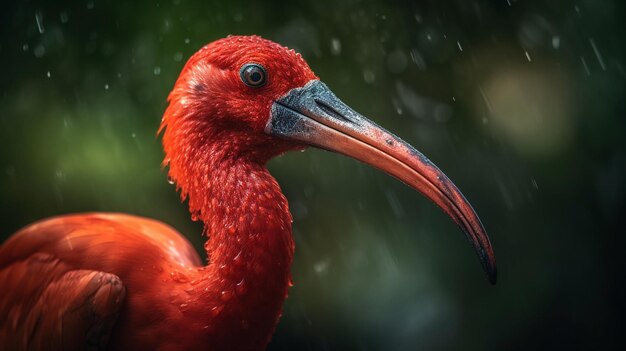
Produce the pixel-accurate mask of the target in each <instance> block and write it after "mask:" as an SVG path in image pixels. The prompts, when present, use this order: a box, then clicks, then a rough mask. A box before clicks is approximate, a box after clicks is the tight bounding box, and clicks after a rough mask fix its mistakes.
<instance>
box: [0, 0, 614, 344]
mask: <svg viewBox="0 0 626 351" xmlns="http://www.w3.org/2000/svg"><path fill="white" fill-rule="evenodd" d="M625 10H626V9H625V5H624V2H622V1H618V0H613V1H610V0H604V1H598V0H579V1H564V0H555V1H531V0H527V1H526V0H509V1H507V0H497V1H496V0H491V1H488V0H475V1H466V0H456V1H436V0H430V1H415V2H409V1H383V0H380V1H342V2H339V1H334V2H330V3H328V2H322V1H309V2H307V3H304V2H302V3H297V2H295V1H291V2H284V3H280V2H272V3H269V2H261V1H257V2H251V3H247V4H240V3H237V2H232V1H229V2H226V1H223V2H221V1H204V2H202V4H200V2H194V3H192V2H191V1H186V0H167V1H158V2H154V1H134V2H131V1H127V2H122V1H119V2H116V3H114V2H110V1H97V0H93V1H92V0H88V1H73V2H70V1H15V2H11V3H3V5H2V11H0V27H1V32H0V36H1V38H0V67H2V68H3V71H2V73H1V74H0V76H1V78H0V141H1V143H2V144H1V147H0V194H1V196H0V206H1V214H0V216H1V217H2V218H1V220H0V239H4V238H6V237H8V236H9V235H10V234H11V233H12V232H14V231H15V230H17V229H19V228H20V227H21V226H23V225H26V224H28V223H29V222H31V221H34V220H37V219H40V218H43V217H47V216H52V215H56V214H62V213H68V212H80V211H120V212H129V213H134V214H139V215H144V216H149V217H153V218H158V219H161V220H163V221H164V222H166V223H169V224H172V225H173V226H174V227H176V228H178V229H179V230H180V231H181V232H182V233H185V234H186V235H187V236H188V237H189V238H190V240H192V241H193V242H194V243H195V244H197V245H198V248H201V244H202V243H201V241H202V238H201V237H200V232H201V226H200V225H199V224H198V223H194V222H192V221H191V220H190V218H189V214H188V213H187V209H186V204H181V203H180V201H179V199H178V196H177V194H176V193H175V190H174V188H173V187H172V186H171V185H169V184H168V183H167V181H166V176H165V173H164V172H163V171H162V170H161V169H160V161H161V157H162V152H161V147H160V140H159V138H157V137H156V129H157V127H158V125H159V121H160V118H161V115H162V113H163V110H164V108H165V106H166V105H165V99H166V96H167V93H168V91H169V90H170V89H171V88H172V86H173V84H174V81H175V79H176V77H177V75H178V73H179V72H180V69H181V68H182V66H183V64H184V62H185V60H186V59H187V58H188V57H189V56H190V55H191V54H192V53H193V52H195V51H196V50H197V49H199V48H200V47H201V46H202V45H204V44H206V43H208V42H210V41H212V40H215V39H218V38H221V37H223V36H226V35H227V34H259V35H262V36H264V37H266V38H269V39H272V40H275V41H278V42H279V43H282V44H284V45H287V46H290V47H292V48H295V49H296V50H298V51H300V52H301V53H302V54H303V55H304V57H305V58H306V59H307V60H308V62H309V64H310V65H311V67H312V68H313V69H314V70H315V72H316V73H317V74H318V75H319V76H320V77H321V78H322V80H324V81H325V82H326V83H327V84H328V85H329V86H330V87H331V88H332V89H333V90H334V91H335V93H336V94H337V95H338V96H340V97H341V98H342V99H343V100H344V101H345V102H347V103H348V104H350V105H351V106H353V107H354V108H355V109H357V110H358V111H360V112H362V113H363V114H365V115H367V116H369V117H371V118H372V119H374V120H375V121H377V122H378V123H380V124H382V125H384V126H386V127H387V128H388V129H390V130H392V131H395V132H396V133H397V134H398V135H399V136H401V137H402V138H404V139H405V140H407V141H408V142H410V143H411V144H413V145H415V146H416V147H417V148H418V149H420V150H421V151H423V152H424V153H425V154H426V155H428V156H429V157H430V158H431V160H433V161H434V162H435V163H436V164H438V165H439V166H440V168H442V169H443V170H444V171H445V172H446V173H447V174H448V175H449V176H450V177H451V178H452V179H453V180H454V181H455V182H456V183H457V184H458V185H459V187H460V188H461V189H462V190H463V192H464V193H465V194H466V196H467V197H468V198H469V199H470V201H471V202H472V203H473V204H474V206H475V208H476V209H477V211H478V213H479V214H480V215H481V217H482V220H483V222H484V223H485V226H486V228H487V230H488V232H489V233H490V235H491V238H492V242H493V244H494V246H495V250H496V255H497V257H498V264H499V272H500V275H499V282H498V284H497V285H496V286H495V287H492V286H490V285H489V284H488V283H487V281H486V279H485V277H484V276H483V273H482V272H481V271H480V265H479V263H478V261H477V260H476V258H475V257H474V255H473V253H472V252H471V251H472V250H471V249H470V247H469V246H468V245H467V243H466V242H465V241H464V240H463V238H462V235H461V233H460V232H459V230H458V229H457V228H456V227H455V226H454V225H453V223H452V221H451V220H449V219H448V218H446V217H445V215H443V214H442V213H441V211H439V210H438V209H437V208H435V207H434V206H433V205H432V204H431V203H429V202H428V201H426V200H425V199H424V198H423V197H421V196H419V195H418V194H417V193H415V192H414V191H411V190H410V189H408V188H407V187H406V186H404V185H403V184H401V183H399V182H397V181H396V180H394V179H392V178H390V177H388V176H386V175H384V174H382V173H380V172H378V171H376V170H373V169H370V168H368V167H366V166H364V165H361V164H359V163H357V162H355V161H353V160H349V159H345V158H344V157H341V156H338V155H334V154H329V153H326V152H323V151H319V150H309V151H307V152H305V153H296V154H291V155H286V156H284V157H282V158H279V159H276V160H274V161H272V162H271V163H270V165H269V167H270V169H271V171H272V173H273V174H274V175H275V176H276V178H277V179H278V180H279V182H280V183H281V185H282V187H283V190H284V192H285V193H286V195H287V197H288V198H289V200H290V205H291V209H292V212H293V214H294V218H295V222H294V235H295V239H296V242H297V249H296V257H295V263H294V266H293V274H294V280H295V286H294V287H293V288H292V289H291V292H290V296H289V299H288V300H287V303H286V305H285V309H284V316H283V318H282V320H281V322H280V325H279V327H278V329H277V332H276V334H275V336H274V338H273V341H272V343H271V344H270V350H283V349H284V350H287V349H302V350H307V349H309V350H318V349H328V350H346V349H359V350H411V349H424V350H434V349H457V350H516V349H519V350H528V349H534V350H536V349H568V350H573V349H581V350H590V349H596V350H599V349H614V348H619V346H620V344H621V346H624V345H623V343H624V342H623V335H621V332H622V331H623V322H624V313H625V312H626V311H625V308H624V289H623V275H624V274H623V273H624V268H625V267H626V266H625V263H626V260H625V259H624V253H623V251H624V248H625V246H624V244H625V243H624V241H625V240H624V230H623V229H622V227H621V224H623V223H624V220H623V217H624V215H625V213H624V208H625V206H624V205H625V203H624V202H625V201H624V199H625V195H626V183H625V181H626V148H625V145H624V144H625V141H624V133H625V132H626V116H625V112H626V109H625V108H624V106H625V104H624V101H625V100H624V99H625V98H626V94H625V91H624V90H625V84H624V82H625V78H626V75H625V71H624V70H625V67H624V65H625V63H624V54H625V45H624V37H625V34H626V33H625V31H624V30H623V26H622V23H621V22H622V21H623V14H624V13H626V11H625ZM0 289H1V288H0ZM181 337H184V336H181Z"/></svg>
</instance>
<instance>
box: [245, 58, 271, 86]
mask: <svg viewBox="0 0 626 351" xmlns="http://www.w3.org/2000/svg"><path fill="white" fill-rule="evenodd" d="M239 75H240V76H241V81H242V82H244V84H246V85H247V86H249V87H253V88H258V87H262V86H263V85H265V76H266V73H265V68H263V66H261V65H259V64H258V63H247V64H245V65H243V66H242V67H241V70H240V71H239Z"/></svg>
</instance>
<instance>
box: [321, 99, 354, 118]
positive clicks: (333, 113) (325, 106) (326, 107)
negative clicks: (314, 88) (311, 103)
mask: <svg viewBox="0 0 626 351" xmlns="http://www.w3.org/2000/svg"><path fill="white" fill-rule="evenodd" d="M314 100H315V104H316V105H317V107H319V109H320V110H322V111H324V112H325V113H326V114H327V115H328V116H330V117H333V118H335V119H338V120H340V121H344V122H348V123H356V121H354V120H352V119H351V118H350V117H348V116H347V114H345V113H344V114H342V113H340V112H339V111H337V110H336V109H335V108H334V107H333V106H331V104H329V103H328V102H326V101H324V100H321V99H314Z"/></svg>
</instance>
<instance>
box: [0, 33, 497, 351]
mask: <svg viewBox="0 0 626 351" xmlns="http://www.w3.org/2000/svg"><path fill="white" fill-rule="evenodd" d="M168 100H169V106H168V108H167V110H166V111H165V114H164V116H163V121H162V124H161V129H160V131H164V132H163V145H164V149H165V160H164V164H165V165H168V166H169V176H170V178H171V179H172V180H173V181H175V182H176V183H177V187H178V189H179V190H180V192H181V196H182V198H183V199H189V209H190V211H191V214H192V217H193V218H197V219H200V220H202V221H203V222H204V228H205V233H206V234H207V236H208V237H209V239H208V240H207V242H206V244H205V248H206V250H207V254H208V257H209V264H208V265H206V266H203V265H202V262H201V260H200V257H199V256H198V254H197V253H196V252H195V251H194V250H193V248H192V247H191V245H190V244H189V243H188V242H187V240H186V239H185V238H184V237H183V236H182V235H181V234H179V233H178V232H176V231H175V230H174V229H172V228H171V227H169V226H167V225H165V224H163V223H161V222H158V221H155V220H152V219H147V218H141V217H135V216H131V215H124V214H110V213H89V214H76V215H66V216H61V217H55V218H50V219H45V220H43V221H40V222H37V223H34V224H31V225H29V226H27V227H26V228H24V229H22V230H20V231H19V232H17V233H16V234H15V235H13V236H12V237H11V238H9V239H8V240H7V241H6V242H5V243H4V244H3V245H2V247H0V287H1V289H2V295H1V296H0V349H2V350H25V349H29V350H30V349H33V350H36V349H46V350H52V349H56V350H70V349H107V348H109V349H113V350H138V349H150V350H156V349H159V350H192V349H211V350H260V349H263V348H264V347H265V346H266V345H267V343H268V341H269V340H270V338H271V336H272V333H273V331H274V328H275V327H276V324H277V323H278V320H279V318H280V315H281V309H282V305H283V301H284V300H285V298H286V296H287V290H288V287H289V285H290V267H291V262H292V260H293V253H294V242H293V238H292V235H291V222H292V219H291V214H290V213H289V209H288V205H287V200H286V199H285V196H284V195H283V194H282V193H281V191H280V187H279V186H278V184H277V183H276V180H274V178H272V176H271V175H270V174H269V172H268V170H267V169H266V167H265V164H266V162H267V161H268V160H269V159H271V158H272V157H274V156H277V155H280V154H282V153H284V152H287V151H290V150H300V149H303V148H305V147H307V146H315V147H318V148H322V149H326V150H330V151H335V152H339V153H342V154H344V155H347V156H350V157H353V158H356V159H358V160H360V161H363V162H365V163H367V164H369V165H372V166H374V167H377V168H379V169H381V170H383V171H385V172H387V173H389V174H390V175H392V176H395V177H397V178H398V179H400V180H401V181H403V182H405V183H406V184H408V185H409V186H411V187H413V188H415V189H416V190H418V191H420V192H421V193H422V194H424V195H425V196H426V197H428V198H429V199H431V200H432V201H433V202H435V203H436V204H437V205H438V206H439V207H441V208H442V209H443V211H445V213H447V214H448V215H449V216H450V217H451V218H452V219H453V220H454V221H455V222H456V223H457V224H458V225H459V226H460V227H461V229H462V230H463V231H464V232H465V234H466V235H467V237H468V239H469V241H470V242H471V243H472V245H473V246H474V249H475V250H476V252H477V254H478V256H479V258H480V260H481V261H482V265H483V267H484V269H485V271H486V272H487V274H488V277H489V279H490V281H491V282H495V280H496V266H495V259H494V255H493V251H492V248H491V244H490V242H489V239H488V237H487V234H486V233H485V230H484V228H483V226H482V224H481V222H480V220H479V219H478V216H477V215H476V213H475V212H474V210H473V209H472V207H471V206H470V204H469V203H468V202H467V200H466V199H465V198H464V197H463V195H462V194H461V192H460V191H459V190H458V189H457V188H456V186H455V185H454V184H453V183H452V182H451V181H450V180H449V179H448V177H446V176H445V175H444V174H443V173H442V172H441V171H440V170H439V169H438V168H437V167H436V166H435V165H433V164H432V163H431V162H430V161H429V160H428V159H427V158H426V157H424V156H423V155H422V154H421V153H419V152H418V151H417V150H415V149H414V148H413V147H411V146H410V145H408V144H407V143H405V142H404V141H402V140H401V139H399V138H398V137H396V136H394V135H393V134H391V133H389V132H387V131H386V130H384V129H383V128H381V127H379V126H378V125H376V124H375V123H373V122H371V121H369V120H368V119H366V118H365V117H363V116H361V115H360V114H358V113H357V112H355V111H354V110H352V109H351V108H350V107H348V106H347V105H345V104H344V103H343V102H341V100H339V99H338V98H337V97H336V96H335V95H334V94H333V93H332V92H331V91H330V90H329V89H328V87H327V86H326V85H325V84H324V83H322V82H321V81H320V80H319V79H318V78H317V76H316V75H315V74H314V73H313V71H311V69H310V68H309V66H308V65H307V64H306V62H305V61H304V60H303V59H302V57H301V56H300V55H299V54H297V53H296V52H294V51H293V50H289V49H287V48H285V47H283V46H280V45H278V44H276V43H274V42H271V41H269V40H265V39H262V38H260V37H257V36H231V37H228V38H225V39H221V40H217V41H215V42H212V43H210V44H208V45H206V46H205V47H203V48H202V49H201V50H200V51H198V52H197V53H196V54H194V55H193V56H192V57H191V58H190V59H189V61H188V62H187V64H186V65H185V67H184V68H183V71H182V73H181V74H180V77H179V78H178V80H177V81H176V85H175V86H174V90H173V91H172V92H171V94H170V95H169V99H168Z"/></svg>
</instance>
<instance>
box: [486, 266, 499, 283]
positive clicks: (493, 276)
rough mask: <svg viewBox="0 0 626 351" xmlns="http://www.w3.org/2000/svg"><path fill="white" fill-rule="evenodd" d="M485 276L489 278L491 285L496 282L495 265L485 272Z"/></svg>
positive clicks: (496, 271)
mask: <svg viewBox="0 0 626 351" xmlns="http://www.w3.org/2000/svg"><path fill="white" fill-rule="evenodd" d="M487 278H488V279H489V283H491V285H496V283H497V282H498V270H497V269H496V267H493V269H492V270H490V271H489V272H488V273H487Z"/></svg>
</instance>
